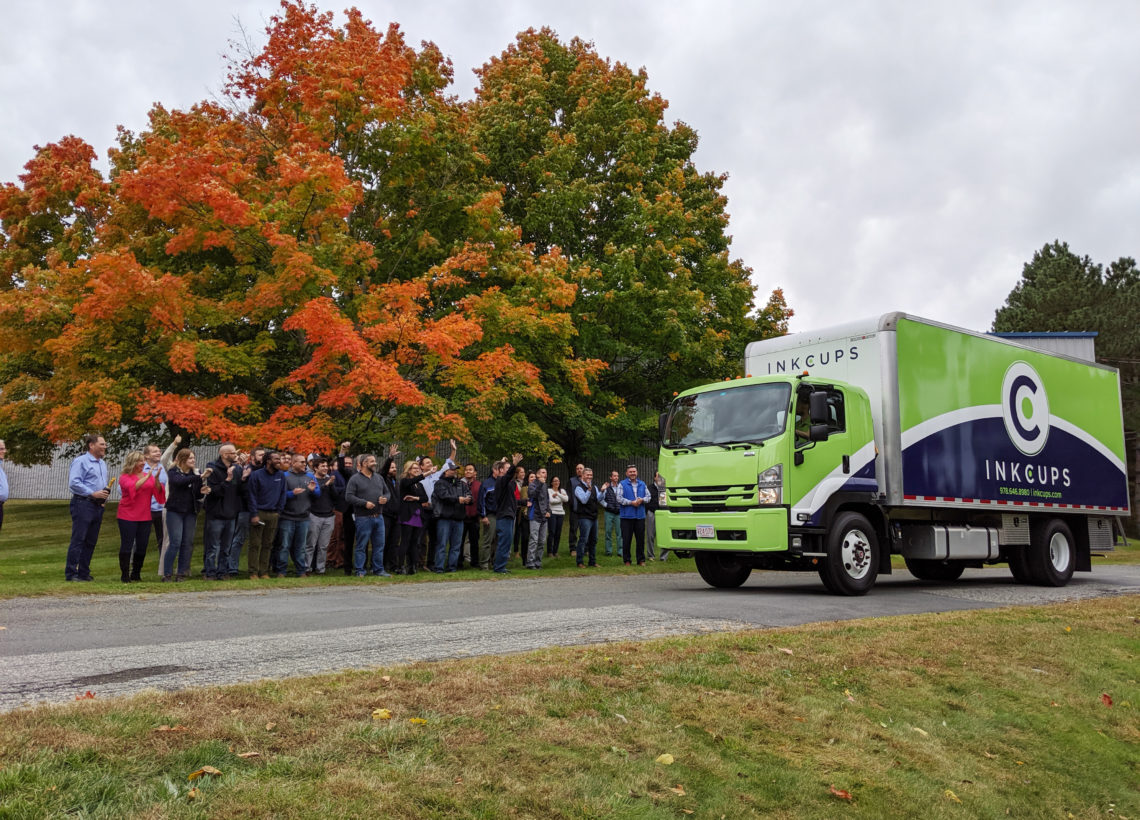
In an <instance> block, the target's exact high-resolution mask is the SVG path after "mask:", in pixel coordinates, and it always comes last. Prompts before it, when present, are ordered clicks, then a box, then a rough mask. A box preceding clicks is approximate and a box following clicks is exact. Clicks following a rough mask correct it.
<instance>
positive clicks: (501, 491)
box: [491, 453, 522, 575]
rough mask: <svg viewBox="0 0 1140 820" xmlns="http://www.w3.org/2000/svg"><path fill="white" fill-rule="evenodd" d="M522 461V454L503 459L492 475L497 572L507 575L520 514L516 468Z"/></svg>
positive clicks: (497, 464)
mask: <svg viewBox="0 0 1140 820" xmlns="http://www.w3.org/2000/svg"><path fill="white" fill-rule="evenodd" d="M520 461H522V453H515V455H514V460H513V461H508V460H507V459H505V458H504V459H502V460H501V461H498V462H496V463H495V468H494V471H493V472H492V473H491V475H492V476H493V477H494V479H495V489H494V493H495V536H496V539H497V540H498V546H497V548H496V549H495V564H494V569H495V572H497V573H499V574H500V575H506V574H507V573H509V572H510V570H509V569H507V562H508V561H510V560H511V538H512V537H513V536H514V534H515V514H516V513H517V512H518V504H519V502H518V496H516V495H515V487H514V484H515V469H514V468H515V467H516V466H517V465H518V463H519V462H520Z"/></svg>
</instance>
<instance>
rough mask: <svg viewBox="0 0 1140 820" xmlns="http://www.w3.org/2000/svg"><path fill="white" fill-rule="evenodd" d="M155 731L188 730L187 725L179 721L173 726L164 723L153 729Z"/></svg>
mask: <svg viewBox="0 0 1140 820" xmlns="http://www.w3.org/2000/svg"><path fill="white" fill-rule="evenodd" d="M155 731H156V732H189V731H190V727H189V726H183V725H182V724H181V723H179V724H177V725H175V726H167V725H166V724H165V723H164V724H162V725H161V726H159V727H158V728H157V729H155Z"/></svg>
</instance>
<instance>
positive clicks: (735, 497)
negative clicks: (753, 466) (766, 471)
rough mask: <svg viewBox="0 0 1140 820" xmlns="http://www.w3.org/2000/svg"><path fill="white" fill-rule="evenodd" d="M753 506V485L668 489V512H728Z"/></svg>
mask: <svg viewBox="0 0 1140 820" xmlns="http://www.w3.org/2000/svg"><path fill="white" fill-rule="evenodd" d="M754 506H756V485H755V484H745V485H727V486H705V487H677V488H670V489H669V511H670V512H676V513H684V512H695V513H707V512H728V511H730V510H741V509H747V508H751V507H754Z"/></svg>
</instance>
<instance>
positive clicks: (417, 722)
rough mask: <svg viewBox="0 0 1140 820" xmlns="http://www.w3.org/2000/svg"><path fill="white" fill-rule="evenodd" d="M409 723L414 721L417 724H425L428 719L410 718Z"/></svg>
mask: <svg viewBox="0 0 1140 820" xmlns="http://www.w3.org/2000/svg"><path fill="white" fill-rule="evenodd" d="M408 723H414V724H416V725H417V726H423V725H424V724H425V723H427V721H426V720H424V719H423V718H408Z"/></svg>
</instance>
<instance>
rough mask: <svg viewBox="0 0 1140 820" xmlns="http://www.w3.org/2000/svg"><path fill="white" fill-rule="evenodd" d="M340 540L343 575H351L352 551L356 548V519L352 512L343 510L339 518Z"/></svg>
mask: <svg viewBox="0 0 1140 820" xmlns="http://www.w3.org/2000/svg"><path fill="white" fill-rule="evenodd" d="M340 540H341V541H342V542H343V544H344V574H345V575H352V572H353V569H352V551H353V550H354V549H355V548H356V519H355V518H353V517H352V510H351V509H349V510H345V511H344V513H343V514H342V515H341V518H340Z"/></svg>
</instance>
